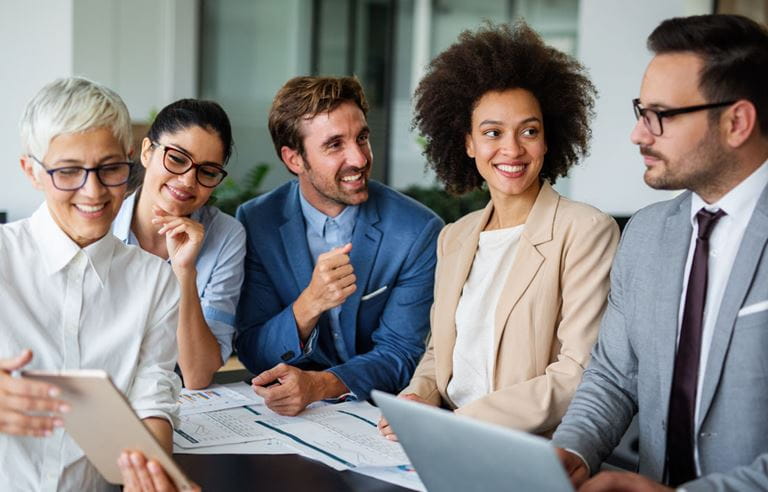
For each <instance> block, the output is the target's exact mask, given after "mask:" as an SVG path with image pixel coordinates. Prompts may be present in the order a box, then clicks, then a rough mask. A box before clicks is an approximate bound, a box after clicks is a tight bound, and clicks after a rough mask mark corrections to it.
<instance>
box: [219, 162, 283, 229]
mask: <svg viewBox="0 0 768 492" xmlns="http://www.w3.org/2000/svg"><path fill="white" fill-rule="evenodd" d="M270 167H271V166H270V165H269V164H267V163H265V162H260V163H258V164H254V165H253V167H251V169H249V170H248V172H247V173H246V174H245V176H244V177H243V178H241V179H240V180H238V181H235V180H234V179H233V178H232V177H228V178H226V179H225V180H224V181H223V182H222V183H221V184H220V185H219V186H217V187H216V189H215V190H214V192H213V195H211V199H210V200H209V201H208V204H209V205H216V206H217V207H218V208H219V209H220V210H221V211H222V212H225V213H228V214H229V215H231V216H233V217H234V215H235V211H236V210H237V207H238V206H240V204H241V203H243V202H246V201H248V200H250V199H251V198H253V197H255V196H258V195H260V194H261V193H262V190H261V184H262V181H264V177H265V176H266V175H267V173H268V172H269V168H270Z"/></svg>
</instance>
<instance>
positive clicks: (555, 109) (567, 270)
mask: <svg viewBox="0 0 768 492" xmlns="http://www.w3.org/2000/svg"><path fill="white" fill-rule="evenodd" d="M594 93H595V89H594V87H593V85H592V83H591V82H590V81H589V79H588V78H587V77H586V75H585V74H584V70H583V68H582V67H581V65H580V64H579V63H578V62H577V61H576V60H574V59H573V58H571V57H570V56H568V55H566V54H564V53H562V52H560V51H558V50H556V49H555V48H552V47H550V46H547V45H546V44H544V42H543V41H542V39H541V37H540V36H539V35H538V34H536V32H534V31H533V30H532V29H531V28H530V27H528V26H527V25H526V24H525V23H523V22H518V23H516V24H514V25H513V26H511V27H510V26H508V25H500V26H494V25H490V24H487V25H485V26H484V27H482V28H480V29H479V30H477V31H475V32H470V31H465V32H464V33H462V34H461V36H460V37H459V40H458V42H457V43H456V44H454V45H452V46H451V47H450V48H448V49H447V50H446V51H444V52H443V53H441V54H440V55H438V56H437V57H436V58H435V59H434V60H433V61H432V62H431V64H430V65H429V68H428V72H427V74H426V76H425V77H424V79H423V80H422V81H421V82H420V84H419V86H418V88H417V89H416V94H415V100H416V116H415V118H414V123H415V126H417V127H418V129H419V130H420V131H421V133H422V134H423V135H424V136H425V137H426V140H427V146H426V152H425V153H426V156H427V159H428V161H429V166H430V167H431V168H432V169H434V170H435V172H436V173H437V176H438V178H439V179H440V180H441V181H443V183H445V186H446V187H447V188H448V190H450V191H452V192H454V193H463V192H466V191H470V190H473V189H476V188H479V187H482V186H487V187H488V190H489V191H490V195H491V200H490V202H489V203H488V205H487V206H486V207H485V209H484V210H478V211H477V212H473V213H471V214H469V215H467V216H465V217H463V218H462V219H460V220H459V221H457V222H455V223H453V224H449V225H447V226H446V227H445V228H444V229H443V231H442V232H441V234H440V239H439V241H438V263H437V272H436V279H435V300H434V305H433V307H432V318H431V323H432V326H431V329H432V336H431V338H430V342H429V346H428V349H427V352H426V353H425V355H424V357H423V359H422V360H421V362H420V363H419V365H418V367H417V368H416V372H415V374H414V376H413V379H412V380H411V382H410V384H409V386H408V387H407V388H406V389H405V390H403V392H402V393H401V394H402V395H403V396H405V397H407V398H411V399H414V400H419V401H422V402H425V403H428V404H431V405H437V406H446V407H449V408H452V409H454V410H455V411H456V412H457V413H460V414H464V415H469V416H472V417H476V418H479V419H482V420H486V421H489V422H494V423H496V424H501V425H505V426H508V427H513V428H516V429H520V430H524V431H527V432H532V433H535V434H541V435H549V434H551V433H552V432H553V431H554V429H555V427H556V426H557V425H558V423H559V422H560V419H561V417H562V416H563V414H564V413H565V410H566V408H567V407H568V404H569V402H570V400H571V397H572V396H573V393H574V392H575V390H576V386H577V385H578V384H579V382H580V380H581V375H582V372H583V370H584V368H585V366H586V365H587V363H588V361H589V354H590V350H591V348H592V345H593V343H594V341H595V339H596V337H597V330H598V325H599V322H600V318H601V316H602V314H603V310H604V309H605V305H606V297H607V294H608V285H609V282H608V273H609V270H610V266H611V260H612V259H613V254H614V251H615V249H616V245H617V242H618V237H619V231H618V227H617V226H616V223H615V222H614V220H613V219H612V218H611V217H609V216H608V215H605V214H604V213H602V212H600V211H599V210H597V209H595V208H593V207H591V206H589V205H585V204H583V203H577V202H573V201H571V200H568V199H566V198H564V197H561V196H560V195H559V194H558V193H557V192H556V191H555V190H553V189H552V186H551V184H552V183H554V182H555V180H556V179H557V178H558V177H560V176H565V175H566V174H567V172H568V169H570V167H571V166H572V165H574V164H575V163H576V161H577V160H578V159H579V157H581V156H583V155H584V154H585V153H586V151H587V146H588V142H589V137H590V130H589V120H590V117H591V114H592V108H593V105H594V100H593V97H594ZM379 425H380V428H381V431H382V433H383V434H384V435H386V436H388V437H389V438H390V439H395V438H396V437H395V435H394V434H392V430H391V428H390V427H389V426H388V425H387V422H386V420H382V421H381V422H380V424H379Z"/></svg>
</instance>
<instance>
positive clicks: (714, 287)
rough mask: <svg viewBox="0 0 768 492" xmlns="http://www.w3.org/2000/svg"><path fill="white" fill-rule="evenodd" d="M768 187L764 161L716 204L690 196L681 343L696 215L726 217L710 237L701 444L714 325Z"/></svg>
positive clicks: (767, 165) (700, 376) (696, 452)
mask: <svg viewBox="0 0 768 492" xmlns="http://www.w3.org/2000/svg"><path fill="white" fill-rule="evenodd" d="M766 186H768V161H766V162H764V163H763V165H762V166H760V167H759V168H758V169H757V170H756V171H755V172H753V173H752V174H751V175H750V176H749V177H747V178H746V179H745V180H744V181H742V182H741V183H739V184H738V185H737V186H736V187H735V188H733V189H732V190H730V191H729V192H728V193H726V194H725V195H723V197H722V198H720V200H718V201H717V202H716V203H712V204H707V203H706V202H705V201H704V200H703V199H702V198H701V197H700V196H698V195H697V194H695V193H693V194H692V196H691V211H690V214H691V225H692V227H693V230H692V232H691V243H690V246H689V248H688V258H687V260H686V263H685V277H684V279H683V292H682V294H681V295H680V310H679V312H678V330H677V337H678V342H679V341H680V326H681V324H682V322H683V309H684V307H685V296H686V294H687V292H688V277H689V276H690V274H691V265H692V263H693V252H694V249H695V247H696V238H697V237H698V231H699V223H698V221H697V220H696V214H697V213H698V212H699V210H701V209H702V208H706V209H707V210H709V211H710V212H716V211H717V210H720V209H722V210H723V211H724V212H725V213H726V214H727V215H725V216H724V217H722V218H720V220H718V221H717V224H716V225H715V227H714V229H712V235H711V236H710V238H709V258H708V260H709V261H708V280H707V298H706V301H705V303H704V320H703V322H702V331H701V355H700V358H699V373H698V384H697V390H696V415H695V417H696V420H695V421H696V433H694V440H695V442H697V443H698V428H699V425H700V424H701V422H700V418H701V415H699V406H700V405H701V392H702V388H703V385H704V378H705V377H706V374H705V371H706V368H707V360H708V359H709V349H710V347H711V346H712V339H713V338H714V335H715V322H716V321H717V315H718V314H719V312H720V304H721V303H722V300H723V295H724V294H725V288H726V286H727V284H728V278H729V277H730V275H731V269H732V268H733V263H734V261H735V260H736V254H737V253H738V251H739V247H740V246H741V240H742V238H743V237H744V232H745V231H746V230H747V225H748V224H749V220H750V219H751V218H752V213H753V212H754V211H755V207H756V206H757V202H758V200H759V199H760V194H761V193H762V192H763V189H765V187H766ZM694 458H695V461H696V468H697V471H699V473H700V472H701V471H700V470H698V468H699V449H698V444H696V446H694Z"/></svg>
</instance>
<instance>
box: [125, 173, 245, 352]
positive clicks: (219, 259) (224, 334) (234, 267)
mask: <svg viewBox="0 0 768 492" xmlns="http://www.w3.org/2000/svg"><path fill="white" fill-rule="evenodd" d="M140 191H141V188H139V190H137V191H136V193H133V194H132V195H130V196H129V197H128V198H126V199H125V201H124V202H123V205H122V207H121V208H120V212H119V213H118V214H117V218H116V219H115V221H114V222H113V223H112V234H114V235H115V236H117V238H118V239H120V240H121V241H123V242H124V243H126V244H130V245H135V246H139V241H138V240H137V239H136V236H135V235H134V234H133V231H131V221H132V220H133V210H134V207H135V205H136V197H137V195H138V194H139V193H140ZM190 218H191V219H192V220H195V221H197V222H200V223H201V224H202V225H203V227H204V228H205V237H204V239H203V245H202V246H201V247H200V253H198V256H197V263H196V264H195V266H196V268H197V293H198V295H199V296H200V305H201V307H202V309H203V316H204V317H205V321H206V323H208V327H209V328H210V329H211V333H213V336H215V337H216V341H217V342H218V343H219V347H220V349H221V360H222V361H224V362H226V360H227V359H228V358H229V356H230V355H231V354H232V342H233V339H234V336H235V326H234V325H235V311H236V309H237V301H238V299H239V298H240V288H241V286H242V284H243V261H244V259H245V229H244V228H243V225H242V224H241V223H240V222H238V221H237V220H236V219H235V218H234V217H231V216H229V215H227V214H225V213H224V212H222V211H220V210H219V209H217V208H215V207H209V206H203V207H200V209H198V210H196V211H195V212H194V213H193V214H192V215H191V216H190Z"/></svg>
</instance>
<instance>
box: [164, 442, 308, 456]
mask: <svg viewBox="0 0 768 492" xmlns="http://www.w3.org/2000/svg"><path fill="white" fill-rule="evenodd" d="M173 452H174V453H176V454H300V453H299V450H298V449H296V448H294V447H292V446H289V445H287V444H285V443H284V442H282V441H279V440H277V439H261V440H258V441H250V442H241V443H237V444H222V445H218V446H204V447H199V448H182V447H181V446H177V445H176V444H174V446H173Z"/></svg>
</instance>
